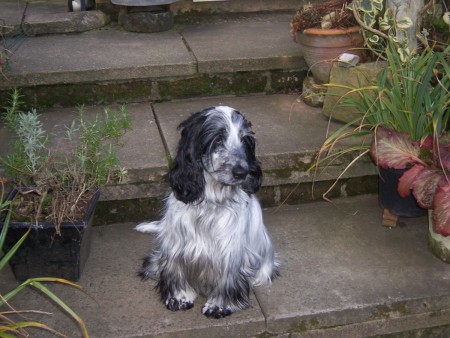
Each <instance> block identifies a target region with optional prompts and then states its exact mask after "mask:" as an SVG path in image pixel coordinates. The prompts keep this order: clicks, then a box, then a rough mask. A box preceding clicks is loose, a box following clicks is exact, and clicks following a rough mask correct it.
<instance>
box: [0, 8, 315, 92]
mask: <svg viewBox="0 0 450 338" xmlns="http://www.w3.org/2000/svg"><path fill="white" fill-rule="evenodd" d="M19 4H20V5H21V7H20V8H19V7H17V6H16V7H14V3H13V1H12V0H7V1H6V2H5V3H4V2H1V3H0V13H2V12H3V8H7V9H8V12H7V17H8V18H11V19H8V20H10V21H11V22H16V23H17V20H19V21H18V22H19V23H20V20H21V15H22V12H21V10H22V8H23V6H22V3H19ZM33 5H34V4H33ZM40 5H42V4H40ZM48 7H49V11H51V12H47V13H46V12H44V11H38V12H36V13H33V11H34V9H35V8H39V6H37V4H36V6H30V8H28V9H27V13H29V18H30V22H32V19H33V15H34V17H39V18H42V16H44V17H45V16H49V15H50V16H51V15H57V16H58V15H62V14H61V12H60V11H61V10H60V9H58V11H57V12H53V10H52V9H50V8H52V6H48ZM55 8H58V7H57V6H56V7H55ZM55 11H56V10H55ZM69 14H73V15H74V16H76V15H82V14H76V13H68V15H69ZM2 16H3V15H2ZM13 18H15V19H13ZM289 20H290V16H289V15H286V14H283V15H279V14H272V15H268V16H266V17H265V19H264V20H258V19H257V18H245V19H241V20H237V21H230V22H221V23H210V24H197V25H180V26H177V27H175V28H173V29H172V30H170V31H166V32H160V33H133V32H124V31H123V30H122V29H121V28H120V27H116V26H114V25H111V26H108V27H107V28H106V29H102V30H96V31H88V32H84V33H80V34H67V35H66V34H63V35H61V34H56V35H49V36H37V37H28V38H27V39H26V40H25V41H24V42H23V43H22V45H21V46H20V48H18V49H17V50H16V51H15V52H14V54H13V55H12V56H11V64H10V69H9V71H8V73H7V74H5V75H6V76H7V77H6V78H5V79H4V81H1V82H0V90H1V89H7V88H13V87H30V86H37V85H54V84H77V83H107V82H108V81H125V80H130V79H136V80H137V79H148V80H149V81H153V80H154V79H155V78H170V77H186V76H194V75H195V76H199V75H202V74H211V73H227V72H239V71H253V70H263V71H269V70H276V69H282V70H302V69H303V70H305V69H306V66H305V63H304V62H303V58H302V57H301V52H300V49H299V48H298V46H297V45H296V44H295V43H293V42H292V40H291V36H290V33H289ZM25 22H26V21H25ZM31 26H32V25H30V28H29V29H30V30H31V29H32V27H31Z"/></svg>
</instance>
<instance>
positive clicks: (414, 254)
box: [0, 0, 450, 338]
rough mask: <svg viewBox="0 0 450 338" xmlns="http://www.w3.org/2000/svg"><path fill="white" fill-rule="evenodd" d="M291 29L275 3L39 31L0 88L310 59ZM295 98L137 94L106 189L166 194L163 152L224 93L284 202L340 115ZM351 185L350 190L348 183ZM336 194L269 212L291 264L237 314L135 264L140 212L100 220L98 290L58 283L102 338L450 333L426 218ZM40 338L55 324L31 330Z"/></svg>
mask: <svg viewBox="0 0 450 338" xmlns="http://www.w3.org/2000/svg"><path fill="white" fill-rule="evenodd" d="M49 4H50V5H51V6H50V7H49V6H48V5H49ZM54 4H59V5H60V4H61V1H56V0H55V1H51V2H46V3H44V4H42V3H38V4H36V6H35V7H34V8H36V10H37V11H39V13H41V14H42V13H43V14H45V13H48V12H46V11H48V9H49V8H52V10H54V9H55V8H58V6H57V5H55V6H53V5H54ZM22 5H23V2H22V1H17V2H16V1H12V0H6V1H2V2H1V3H0V17H3V16H6V18H7V21H6V22H7V23H8V24H15V23H17V20H19V21H20V19H21V16H20V15H21V13H22V12H23V7H21V6H22ZM52 6H53V7H52ZM288 31H289V28H288V17H287V16H286V15H274V16H271V18H270V19H267V18H266V19H265V20H248V21H244V22H243V21H239V22H220V23H211V24H205V25H200V26H196V25H187V26H184V27H177V30H171V31H168V32H162V33H158V34H155V35H152V34H137V33H130V32H124V31H122V30H117V29H115V28H114V26H108V27H107V28H106V29H100V30H92V31H89V32H86V33H82V34H65V35H60V34H55V35H44V36H38V37H28V38H27V39H26V40H25V41H24V42H23V44H22V45H21V46H20V49H19V52H18V53H17V54H16V55H15V57H14V62H13V63H12V64H11V69H10V71H9V72H8V73H7V74H6V75H7V77H6V78H4V79H3V81H0V90H1V89H7V88H12V87H14V86H29V87H33V86H39V85H48V86H54V85H55V86H64V85H67V84H71V83H72V84H73V83H79V84H81V85H83V84H84V83H86V81H92V82H96V81H98V82H100V83H103V84H106V83H109V82H114V81H118V82H120V81H131V80H136V81H139V80H142V79H143V78H144V79H146V81H147V82H142V83H144V85H145V86H148V87H151V90H149V91H150V92H151V91H153V90H154V87H152V86H153V84H152V80H151V79H153V78H154V77H160V76H163V77H164V76H166V77H180V76H181V77H182V76H191V75H195V74H198V73H199V72H200V73H207V72H212V73H214V72H219V73H220V72H223V71H227V72H245V71H252V70H261V71H263V72H265V71H267V72H269V70H270V69H294V68H295V69H299V68H302V67H304V64H303V59H302V57H301V53H300V51H299V50H298V48H297V46H296V45H295V44H293V43H292V41H291V40H290V36H289V33H288ZM105 55H107V56H108V57H107V58H105ZM302 65H303V66H302ZM267 78H268V79H271V78H270V76H268V77H267ZM148 79H150V80H148ZM268 82H270V81H269V80H268ZM91 94H92V95H94V94H95V93H93V92H92V93H91ZM297 99H298V96H296V95H250V96H245V97H237V96H217V97H209V98H202V99H188V100H178V101H172V102H154V100H149V98H148V97H143V98H142V99H141V100H140V101H141V102H130V103H128V104H127V107H128V109H129V111H130V114H131V116H132V119H133V122H134V126H135V128H134V129H133V131H131V132H129V133H127V134H126V135H125V140H124V146H123V148H121V149H120V150H119V152H120V154H119V156H120V159H121V161H122V162H123V163H125V164H126V166H127V168H128V170H129V173H130V175H129V177H128V178H127V180H128V181H126V182H125V183H124V184H123V185H121V186H116V187H108V188H107V189H105V192H104V194H103V197H102V198H103V200H117V199H123V201H124V200H126V199H130V198H136V197H141V198H149V197H151V198H161V197H163V196H164V195H165V193H166V192H167V184H166V182H165V175H166V174H167V169H168V162H167V158H166V155H169V156H172V157H173V155H174V152H175V149H176V143H177V140H178V134H177V131H176V126H177V125H178V123H179V122H181V120H182V119H183V118H184V117H186V116H188V114H190V113H192V112H195V111H197V110H199V109H202V108H204V107H207V106H211V105H216V104H227V105H231V106H234V107H235V108H237V109H239V110H241V111H242V112H243V113H244V115H246V116H247V117H248V119H249V120H251V121H252V122H253V126H254V130H255V132H256V136H257V155H258V158H259V159H260V160H261V162H262V164H263V167H264V170H265V172H264V173H265V183H264V184H265V187H273V191H272V193H271V195H272V198H277V200H276V202H277V203H278V204H280V203H281V202H282V201H283V198H282V194H281V191H282V187H289V188H288V190H289V191H288V193H290V192H291V189H292V187H293V186H295V185H296V184H298V183H302V182H303V183H306V184H310V183H311V180H312V176H311V173H308V172H306V170H305V168H306V167H307V166H308V164H310V163H311V160H312V158H313V155H314V153H315V152H316V151H317V150H318V147H319V146H320V144H321V142H322V141H323V137H324V135H325V132H326V130H327V128H331V129H333V128H336V127H337V126H338V124H336V123H334V122H332V123H331V124H330V125H329V124H328V119H327V118H325V117H323V116H322V115H321V114H320V109H317V108H311V107H308V106H306V105H305V104H303V103H301V102H299V101H298V100H297ZM2 104H3V103H2ZM99 109H103V105H101V106H97V107H87V111H88V114H93V113H95V111H98V110H99ZM75 111H76V109H75V108H58V107H54V108H50V109H45V110H44V111H42V112H41V113H42V117H43V119H44V120H45V125H46V128H48V129H49V130H51V131H52V132H54V133H56V134H58V133H61V131H62V130H63V129H62V127H63V126H64V124H67V123H69V122H70V121H71V120H72V119H73V116H74V115H73V114H74V112H75ZM6 135H7V133H6V132H5V130H4V129H3V128H2V129H1V130H0V138H1V140H0V154H5V153H7V152H8V141H7V140H5V136H6ZM55 146H58V144H56V145H55ZM299 164H300V165H299ZM343 166H345V163H342V162H341V163H338V165H336V167H330V168H329V170H327V171H326V172H324V173H323V175H322V176H321V180H323V181H324V182H329V180H332V179H333V178H336V177H337V175H339V173H340V172H342V168H343ZM286 169H288V174H286ZM374 174H375V171H374V167H373V165H372V164H371V163H370V162H368V161H367V162H361V163H360V165H359V167H355V169H354V171H353V172H349V173H348V175H349V177H353V178H360V179H361V181H363V182H364V181H367V178H368V177H374ZM277 189H278V190H277ZM341 192H342V195H346V194H347V193H348V192H347V190H346V186H345V185H344V186H343V188H341ZM260 197H261V199H264V196H260ZM120 201H122V200H119V202H120ZM334 202H335V205H333V204H331V203H326V202H313V203H304V204H299V205H282V206H281V207H279V208H268V209H265V210H264V218H265V223H266V224H267V226H268V228H269V231H270V233H271V234H272V236H273V239H274V243H275V245H276V247H277V251H278V253H279V259H280V261H281V263H282V268H281V276H280V277H279V278H278V279H277V280H275V281H274V283H273V285H272V287H271V288H270V289H266V290H256V291H255V292H254V293H253V294H252V297H251V302H252V308H251V309H249V310H247V311H244V312H241V313H236V314H233V315H232V316H231V317H229V318H225V319H222V320H213V319H207V318H205V317H204V316H203V315H202V314H201V313H200V308H201V306H202V301H204V300H203V299H199V300H198V301H197V302H196V304H195V306H194V308H193V309H192V310H190V311H186V312H180V313H172V312H169V311H168V310H166V309H165V308H164V306H163V305H162V304H161V302H160V301H159V299H158V297H157V295H156V294H155V292H154V290H153V289H152V287H153V284H152V282H145V283H144V282H141V281H140V280H139V278H138V277H137V276H136V270H137V269H138V268H139V266H140V264H141V261H142V258H143V257H144V256H145V254H146V253H147V252H149V251H150V250H151V247H152V237H151V236H148V235H143V234H140V233H137V232H135V231H133V230H132V228H133V227H134V226H135V225H136V223H135V222H130V221H129V220H130V219H133V217H132V216H133V215H127V214H125V215H123V217H122V218H123V219H126V220H128V222H126V223H117V224H109V225H105V226H97V227H95V228H94V237H93V241H92V249H91V255H90V258H89V260H88V262H87V265H86V268H85V271H84V274H83V276H82V278H81V280H80V282H79V283H80V284H81V285H82V286H83V288H84V289H85V290H86V292H88V293H89V294H90V295H92V296H93V297H94V298H95V300H92V299H91V298H89V297H88V296H86V295H83V294H82V293H81V294H80V293H79V292H77V290H74V289H66V288H61V287H59V286H57V285H52V286H51V287H52V288H53V289H55V290H56V291H57V292H58V294H60V295H61V296H62V297H63V298H64V300H66V301H67V303H68V304H69V305H70V306H71V307H73V309H74V310H76V312H77V313H78V314H79V315H80V316H81V317H82V318H83V319H84V320H85V321H86V324H87V326H88V330H89V332H90V336H91V337H94V338H97V337H98V338H100V337H101V338H106V337H108V338H115V337H118V338H120V337H225V336H227V337H229V336H232V337H254V336H258V335H259V336H270V335H274V336H280V337H352V338H353V337H371V336H377V335H385V334H396V333H400V334H402V332H403V335H404V336H417V337H448V336H450V330H449V329H448V327H449V326H450V267H449V265H448V264H445V263H443V262H441V261H439V260H438V259H437V258H435V257H434V256H433V255H432V254H431V252H430V251H429V249H428V247H427V230H426V227H427V224H426V219H425V218H417V219H402V220H401V221H402V225H403V226H401V227H398V228H395V229H388V228H385V227H382V226H381V210H380V209H379V207H378V204H377V197H376V195H362V196H356V197H347V198H341V199H336V200H334ZM15 285H16V283H15V281H14V279H13V277H12V275H11V273H10V271H7V270H4V271H2V273H1V276H0V291H1V292H5V291H6V290H9V289H11V288H12V287H14V286H15ZM11 304H12V305H13V306H14V307H15V308H18V309H37V310H41V311H49V312H54V315H52V316H48V315H44V314H36V315H32V314H27V315H26V316H27V318H32V319H35V320H38V321H43V322H46V323H48V324H49V325H50V326H53V327H55V328H57V329H58V330H60V331H61V332H62V333H64V334H66V335H67V336H69V337H77V336H80V334H79V331H78V330H77V327H76V325H75V324H74V323H73V322H72V321H71V320H69V319H68V318H67V316H65V315H61V314H60V313H59V311H56V310H55V308H54V306H53V305H52V304H51V303H50V302H49V300H48V299H46V298H45V297H41V296H39V295H38V294H37V293H36V292H34V291H26V292H25V293H24V294H22V295H21V296H19V297H17V298H16V299H14V301H13V302H11ZM34 316H36V317H34ZM33 336H36V337H48V336H49V335H48V333H37V332H34V331H33Z"/></svg>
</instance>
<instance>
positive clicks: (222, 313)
mask: <svg viewBox="0 0 450 338" xmlns="http://www.w3.org/2000/svg"><path fill="white" fill-rule="evenodd" d="M202 313H203V314H204V315H205V316H206V317H208V318H216V319H219V318H223V317H226V316H229V315H231V314H232V313H233V311H232V310H231V308H229V307H225V308H223V307H220V306H217V305H213V304H209V303H206V304H205V306H203V309H202Z"/></svg>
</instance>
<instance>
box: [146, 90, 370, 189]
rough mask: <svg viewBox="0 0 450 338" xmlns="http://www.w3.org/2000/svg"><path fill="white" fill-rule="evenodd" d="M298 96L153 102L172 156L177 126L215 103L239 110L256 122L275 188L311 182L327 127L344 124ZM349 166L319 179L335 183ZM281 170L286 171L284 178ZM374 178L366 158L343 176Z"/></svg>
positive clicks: (268, 180) (268, 181)
mask: <svg viewBox="0 0 450 338" xmlns="http://www.w3.org/2000/svg"><path fill="white" fill-rule="evenodd" d="M298 98H299V97H298V96H297V95H250V96H245V97H237V96H220V97H214V98H203V99H195V100H179V101H171V102H163V103H155V104H154V109H155V114H156V116H157V118H158V121H159V124H160V126H161V130H162V133H163V135H164V141H165V142H166V143H167V146H168V149H169V152H170V155H171V157H172V158H174V157H175V154H176V149H177V145H178V140H179V132H178V131H177V130H176V126H177V125H178V124H179V123H180V122H181V121H183V120H184V119H186V118H187V117H188V116H190V115H191V114H192V113H194V112H197V111H200V110H202V109H204V108H207V107H211V106H216V105H227V106H231V107H233V108H235V109H237V110H239V111H240V112H241V113H242V114H244V116H245V117H246V118H247V119H248V120H249V121H251V122H252V129H253V131H254V132H255V135H256V155H257V157H258V160H259V161H261V163H262V166H263V170H264V184H265V185H276V184H280V183H281V184H288V183H298V182H311V181H312V179H313V176H314V173H312V172H307V169H308V168H309V166H310V165H311V164H312V162H313V161H314V158H315V157H314V156H315V154H316V153H317V151H318V149H319V148H320V146H321V145H322V143H323V141H324V140H325V135H326V133H327V128H330V130H333V129H336V128H338V127H339V126H341V124H339V123H336V122H333V121H331V122H330V123H329V121H328V119H327V118H325V117H324V116H323V115H322V114H321V111H320V109H319V108H313V107H310V106H308V105H306V104H305V103H303V102H302V101H300V100H299V99H298ZM345 165H346V163H345V162H342V161H336V163H335V164H334V165H331V166H329V167H328V168H327V170H326V171H324V172H323V173H322V174H321V175H320V176H317V177H316V178H317V179H320V180H330V179H335V178H336V177H337V176H338V175H339V174H340V173H341V172H342V170H343V168H344V167H345ZM280 171H284V173H282V175H281V176H280ZM373 174H375V167H374V165H373V163H371V162H370V161H364V160H363V161H359V162H358V163H357V164H356V165H354V166H353V168H352V169H351V170H349V171H348V173H347V174H346V175H344V177H355V176H365V175H373Z"/></svg>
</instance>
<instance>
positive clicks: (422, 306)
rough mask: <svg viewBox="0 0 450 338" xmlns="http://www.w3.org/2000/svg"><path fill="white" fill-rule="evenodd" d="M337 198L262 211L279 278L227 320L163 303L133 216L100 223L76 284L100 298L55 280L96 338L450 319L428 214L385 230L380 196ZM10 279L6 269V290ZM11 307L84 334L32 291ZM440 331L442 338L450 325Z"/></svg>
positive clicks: (335, 328)
mask: <svg viewBox="0 0 450 338" xmlns="http://www.w3.org/2000/svg"><path fill="white" fill-rule="evenodd" d="M335 202H336V206H334V205H332V204H329V203H326V202H315V203H308V204H302V205H297V206H283V207H281V208H279V209H266V210H264V218H265V223H266V225H267V226H268V229H269V232H270V233H271V234H272V237H273V240H274V243H275V245H276V248H277V251H278V254H279V260H280V261H281V264H282V267H281V276H280V277H279V278H278V279H276V280H275V281H274V283H273V285H272V287H271V288H270V289H269V290H258V291H257V292H256V298H255V297H253V296H252V300H251V301H252V306H253V307H252V308H251V309H249V310H247V311H244V312H241V313H235V314H233V315H232V316H231V317H229V318H225V319H221V320H214V319H206V318H205V317H204V316H203V315H202V314H201V312H200V309H201V306H202V305H203V302H204V299H198V300H197V301H196V303H195V306H194V308H193V309H192V310H189V311H186V312H175V313H173V312H170V311H168V310H166V309H165V308H164V306H163V305H162V304H161V302H160V300H159V299H158V296H157V294H156V293H155V292H154V290H153V289H152V287H153V286H154V283H153V282H151V281H149V282H142V281H140V279H139V278H138V277H137V276H136V274H135V272H136V270H137V269H138V268H139V266H140V264H141V258H142V257H144V255H145V254H146V253H148V252H149V251H150V250H151V247H152V236H149V235H144V234H140V233H136V232H134V231H133V230H132V227H133V226H134V224H131V223H127V224H115V225H109V226H101V227H96V228H94V237H93V242H92V251H91V255H90V257H89V260H88V262H87V264H86V268H85V271H84V274H83V276H82V278H81V280H80V282H79V283H80V284H81V285H82V286H83V287H84V288H85V290H86V291H87V292H88V293H89V294H91V295H92V296H93V297H95V299H96V301H94V300H92V299H90V298H89V297H88V296H86V295H83V294H82V293H80V292H78V291H77V290H74V289H69V288H60V287H57V286H56V285H50V286H49V287H50V288H51V289H53V290H56V291H57V293H58V295H60V296H61V297H62V298H63V299H64V300H65V301H66V303H67V304H68V305H70V306H71V307H72V308H73V309H74V310H75V311H76V312H77V313H78V314H79V315H80V316H81V317H82V318H83V319H84V320H85V322H86V324H87V327H88V330H89V333H90V335H91V337H93V338H98V337H108V338H110V337H154V336H158V337H254V336H255V335H257V334H260V333H263V332H269V333H271V334H274V335H275V336H280V337H286V336H287V334H292V336H293V337H352V338H353V337H369V336H374V335H381V334H388V333H394V332H400V331H408V330H414V329H417V328H429V327H432V326H440V325H450V316H449V314H450V283H449V279H450V265H448V264H445V263H443V262H441V261H440V260H438V259H437V258H435V257H434V256H433V255H432V254H431V252H430V251H429V249H428V247H427V239H426V232H427V229H426V228H427V227H426V218H418V219H403V220H402V221H403V223H404V226H403V227H399V228H395V229H388V228H385V227H383V226H381V210H380V209H379V207H378V206H377V197H376V196H368V195H366V196H358V197H354V198H345V199H339V200H336V201H335ZM14 285H15V283H14V281H13V279H12V276H11V275H10V273H8V272H7V271H3V272H2V274H1V278H0V290H1V291H2V292H4V291H5V290H8V289H10V288H12V287H14ZM11 305H13V306H14V307H15V308H16V309H38V310H41V311H51V312H52V313H54V315H52V316H45V315H36V317H34V316H35V315H32V314H27V318H32V319H37V320H39V321H43V322H45V323H48V324H49V325H51V326H53V327H56V328H58V329H60V330H61V331H62V332H63V333H65V334H66V335H68V336H69V337H78V336H80V334H79V333H78V332H77V327H76V325H75V324H74V323H73V322H72V321H70V320H69V319H68V318H67V317H66V316H65V315H61V314H60V312H59V311H57V310H56V309H55V308H54V306H52V305H51V304H50V303H49V301H48V299H46V298H45V297H42V296H41V295H38V294H37V293H36V292H34V291H33V292H31V291H26V292H25V293H24V294H22V295H19V296H17V297H16V299H13V301H12V302H11ZM265 322H267V326H266V323H265ZM439 332H440V334H441V335H440V337H445V336H448V335H447V334H448V333H449V330H447V331H445V330H444V331H442V329H441V331H439ZM33 336H39V335H33ZM42 336H46V335H45V334H44V335H42ZM47 336H48V334H47ZM437 337H439V335H437Z"/></svg>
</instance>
